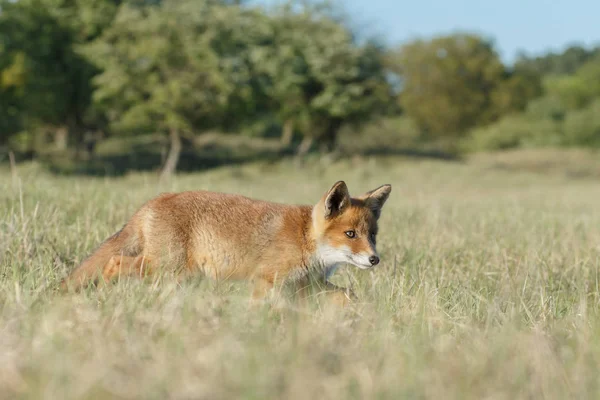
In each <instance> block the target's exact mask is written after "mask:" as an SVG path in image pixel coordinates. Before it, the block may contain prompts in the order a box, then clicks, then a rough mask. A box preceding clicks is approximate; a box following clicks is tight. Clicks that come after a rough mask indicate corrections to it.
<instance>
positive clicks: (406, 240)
mask: <svg viewBox="0 0 600 400" xmlns="http://www.w3.org/2000/svg"><path fill="white" fill-rule="evenodd" d="M340 179H343V180H345V181H346V182H347V184H348V186H349V189H350V192H351V194H359V193H361V192H363V191H366V190H368V189H372V188H374V187H376V186H378V185H380V184H383V183H391V184H392V185H393V191H392V194H391V197H390V199H389V200H388V202H387V203H386V205H385V207H384V209H383V213H382V217H381V220H380V231H379V232H380V233H379V237H378V250H379V252H380V255H381V259H382V262H381V264H380V265H378V266H377V267H376V268H374V269H373V270H371V271H360V270H358V269H356V268H353V267H350V266H348V267H345V268H342V269H340V270H338V272H337V274H336V275H335V276H334V278H333V281H334V282H335V283H337V284H340V285H348V286H351V287H352V288H353V290H354V291H355V293H356V294H357V295H358V296H359V298H360V301H359V302H358V303H356V304H354V305H352V306H350V307H348V308H347V309H344V310H341V309H332V308H327V307H324V305H323V304H321V303H320V301H319V299H315V300H314V301H311V304H310V308H309V309H308V310H304V311H302V312H299V311H298V310H296V309H295V308H294V307H293V305H292V304H291V303H290V306H289V307H287V308H286V307H281V308H277V309H275V308H273V307H270V306H269V305H268V304H267V305H264V306H261V307H254V308H252V307H249V304H248V299H249V293H250V287H249V286H248V285H246V284H244V283H243V282H213V281H211V280H208V279H201V278H195V279H191V280H189V281H185V282H183V283H181V284H178V283H176V282H175V281H174V280H173V279H169V278H168V277H164V278H162V279H159V280H156V281H150V282H148V281H140V280H135V279H133V280H126V281H122V282H118V283H116V284H114V285H110V286H107V287H102V288H99V289H96V290H94V289H90V290H86V291H83V292H82V293H78V294H59V293H56V292H54V291H53V290H51V289H49V288H51V287H52V286H53V285H54V284H56V283H57V282H58V281H59V280H60V279H61V278H62V277H63V276H64V275H65V274H66V273H67V272H68V271H70V270H71V269H72V268H73V267H74V265H75V264H76V262H77V261H80V260H81V259H82V258H83V257H85V256H86V255H88V254H89V252H90V251H91V250H92V249H93V248H95V247H96V246H97V245H98V244H99V243H100V242H101V241H102V240H103V239H105V238H106V237H107V236H108V235H110V234H112V233H113V232H115V231H116V230H117V229H119V228H120V227H121V226H122V225H123V223H124V222H125V221H126V219H127V218H128V217H129V216H130V215H131V214H132V213H133V212H134V211H135V210H136V209H137V208H138V207H139V206H140V205H141V204H142V203H143V202H145V201H146V200H148V199H150V198H151V197H153V196H155V195H157V194H158V193H160V192H163V191H181V190H188V189H206V190H214V191H226V192H235V193H240V194H244V195H248V196H252V197H256V198H261V199H269V200H272V201H281V202H287V203H305V204H306V203H308V204H310V203H315V202H316V201H317V200H318V199H319V197H320V196H321V195H322V194H323V193H324V192H325V191H326V190H327V189H328V188H329V187H330V186H331V184H333V183H334V182H335V181H337V180H340ZM599 268H600V158H599V157H598V153H592V152H588V151H583V150H569V151H567V150H560V151H559V150H536V151H526V150H522V151H515V152H506V153H497V154H476V155H473V156H470V157H469V158H466V159H461V160H435V159H425V158H410V157H353V158H350V159H343V160H338V161H335V162H327V161H320V160H318V159H311V160H309V161H308V162H307V163H306V165H305V166H304V168H302V169H299V168H298V167H297V166H296V165H295V164H294V163H293V162H292V161H285V160H284V161H280V162H275V163H274V162H252V163H248V164H243V165H237V166H223V167H218V168H214V169H210V170H206V171H204V172H195V173H185V174H179V175H177V176H176V177H174V178H173V179H172V180H170V181H162V182H161V181H159V180H158V178H157V175H156V174H153V173H150V172H138V173H130V174H126V175H124V176H121V177H114V178H103V177H90V176H67V175H55V174H51V173H50V172H48V171H47V170H46V169H44V168H43V167H42V166H40V165H38V164H35V163H30V164H19V165H17V167H16V169H10V168H9V166H8V165H1V166H0V398H2V399H4V398H6V399H232V398H245V399H265V398H273V399H306V398H314V399H317V398H318V399H355V398H356V399H358V398H364V399H403V398H406V399H433V398H435V399H494V400H497V399H565V398H580V399H587V398H589V399H592V398H600V380H599V379H598V377H599V376H600V335H599V333H600V314H599V310H600V277H599ZM276 295H278V296H281V297H282V298H283V299H284V300H285V299H286V293H285V291H282V292H281V293H279V294H276Z"/></svg>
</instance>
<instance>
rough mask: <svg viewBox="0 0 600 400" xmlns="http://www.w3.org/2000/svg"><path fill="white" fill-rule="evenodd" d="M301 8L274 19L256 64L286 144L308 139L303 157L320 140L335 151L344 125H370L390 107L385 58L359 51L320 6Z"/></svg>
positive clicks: (371, 48)
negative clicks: (296, 134) (295, 138)
mask: <svg viewBox="0 0 600 400" xmlns="http://www.w3.org/2000/svg"><path fill="white" fill-rule="evenodd" d="M296 5H297V4H295V3H290V4H287V5H286V6H284V7H282V8H280V9H279V10H277V11H276V12H274V13H272V14H271V15H272V30H271V39H270V40H265V41H264V43H263V45H262V46H259V47H258V48H256V49H255V50H254V51H253V64H254V65H255V71H256V73H257V74H259V76H260V82H261V83H262V89H263V91H264V92H265V93H266V96H267V98H268V99H269V107H270V109H271V110H272V111H273V112H274V113H275V114H276V116H277V117H278V119H279V120H280V122H281V124H282V126H283V142H284V144H285V143H288V142H289V140H290V139H291V134H292V131H294V130H296V131H298V132H300V133H301V134H302V135H303V136H304V141H303V144H301V146H300V152H304V151H306V150H307V149H308V147H309V146H310V144H311V143H312V142H313V141H314V140H317V141H319V142H320V143H321V144H322V145H323V147H324V149H326V150H332V149H333V148H334V147H335V145H336V139H337V135H338V132H339V130H340V128H341V126H342V125H343V124H345V123H358V122H364V121H366V120H367V119H368V118H369V117H370V116H371V115H373V114H374V113H375V112H377V111H379V110H382V109H383V108H384V105H385V104H386V103H389V99H390V97H389V96H390V93H391V91H390V86H389V84H388V82H387V80H386V76H385V68H384V65H383V55H384V52H383V50H382V49H381V48H380V47H378V46H376V45H374V44H373V43H368V44H366V45H363V46H358V45H357V44H356V43H355V41H354V38H353V36H352V33H351V32H350V31H349V30H348V29H347V28H346V27H345V26H344V25H343V24H342V23H340V22H338V21H336V20H335V19H333V18H332V17H331V16H330V15H329V14H328V13H327V12H325V11H323V10H324V9H323V8H322V7H320V5H317V6H316V7H309V6H306V5H304V7H301V8H299V9H298V8H297V7H295V6H296Z"/></svg>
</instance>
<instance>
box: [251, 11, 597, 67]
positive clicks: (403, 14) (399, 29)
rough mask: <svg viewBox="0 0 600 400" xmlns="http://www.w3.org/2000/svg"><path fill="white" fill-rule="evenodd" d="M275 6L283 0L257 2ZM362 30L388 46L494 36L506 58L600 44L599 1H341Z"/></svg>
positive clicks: (497, 46)
mask: <svg viewBox="0 0 600 400" xmlns="http://www.w3.org/2000/svg"><path fill="white" fill-rule="evenodd" d="M254 2H255V3H263V4H275V3H277V2H279V1H278V0H255V1H254ZM336 4H340V5H342V6H343V7H344V8H345V10H346V12H347V14H349V16H350V17H351V21H352V23H353V25H354V26H357V27H359V29H360V31H361V32H364V33H367V34H369V35H373V34H375V35H377V36H379V37H380V38H382V39H385V42H386V43H388V44H392V45H394V44H399V43H402V42H405V41H407V40H410V39H412V38H415V37H427V36H431V35H434V34H440V33H450V32H452V31H456V30H462V31H471V32H477V33H480V34H483V35H485V36H487V37H491V38H493V39H494V40H495V42H496V48H497V49H498V50H499V52H500V55H501V56H502V58H503V59H504V60H505V61H507V62H511V61H512V60H513V59H514V57H515V55H516V53H517V51H518V50H524V51H526V52H527V53H531V54H540V53H542V52H545V51H547V50H561V49H563V48H564V47H565V46H567V45H569V44H571V43H580V44H583V45H588V46H589V45H594V44H600V0H570V1H565V0H411V1H403V0H337V2H336Z"/></svg>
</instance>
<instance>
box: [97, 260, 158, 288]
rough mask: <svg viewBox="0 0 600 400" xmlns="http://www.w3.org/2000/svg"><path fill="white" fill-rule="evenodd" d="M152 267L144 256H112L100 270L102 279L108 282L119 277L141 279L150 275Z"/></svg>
mask: <svg viewBox="0 0 600 400" xmlns="http://www.w3.org/2000/svg"><path fill="white" fill-rule="evenodd" d="M152 272H153V270H152V265H151V263H150V260H149V259H148V257H145V256H142V255H140V256H137V257H130V256H112V257H111V258H110V260H109V261H108V262H107V263H106V265H105V266H104V268H103V270H102V279H103V280H104V281H105V282H110V281H113V280H115V279H119V278H121V277H133V276H137V277H139V278H143V277H145V276H148V275H150V274H152Z"/></svg>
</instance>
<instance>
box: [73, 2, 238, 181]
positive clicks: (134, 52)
mask: <svg viewBox="0 0 600 400" xmlns="http://www.w3.org/2000/svg"><path fill="white" fill-rule="evenodd" d="M219 3H220V2H214V1H201V0H199V1H193V0H187V1H176V0H172V1H163V2H161V3H160V4H158V5H151V6H146V5H143V6H130V5H124V6H123V7H121V8H120V9H119V12H118V14H117V16H116V18H115V20H114V22H113V24H112V25H111V26H110V28H108V29H107V30H106V31H105V32H104V33H103V35H102V36H101V37H100V38H99V39H98V40H96V41H94V42H93V43H91V44H90V45H88V46H86V48H85V50H84V53H85V54H86V55H87V57H88V58H89V59H90V60H91V61H93V62H94V64H95V65H97V66H98V67H99V68H100V69H101V70H102V72H101V73H100V74H99V75H98V76H96V77H95V78H94V83H95V85H96V91H95V92H94V101H95V104H96V106H97V107H98V108H100V109H101V110H103V111H104V112H105V113H106V115H108V117H109V124H110V127H111V129H113V130H114V131H116V132H120V133H133V134H135V133H148V132H157V131H158V132H165V133H168V135H169V138H170V150H169V154H168V156H167V160H166V163H165V165H164V167H163V176H168V175H170V174H172V173H173V172H174V171H175V170H176V167H177V162H178V159H179V154H180V151H181V135H182V134H193V133H195V132H202V131H204V130H207V129H210V128H213V127H216V126H221V125H223V123H224V119H225V118H226V116H228V115H230V114H228V111H229V110H228V106H229V105H230V104H232V102H231V101H230V100H231V99H232V98H235V99H240V98H243V97H244V96H243V95H242V94H239V92H237V91H236V90H237V89H238V88H239V86H240V85H238V83H239V81H240V80H241V79H242V78H240V76H243V75H244V73H243V69H244V68H243V65H242V64H241V63H240V62H239V59H238V58H237V57H236V56H235V46H232V45H231V42H230V36H231V35H230V33H231V32H230V31H228V29H226V28H227V27H229V26H231V25H235V24H236V23H237V22H238V20H237V17H239V13H240V7H239V6H222V5H221V4H219ZM242 86H243V85H242ZM242 90H243V88H242Z"/></svg>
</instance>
